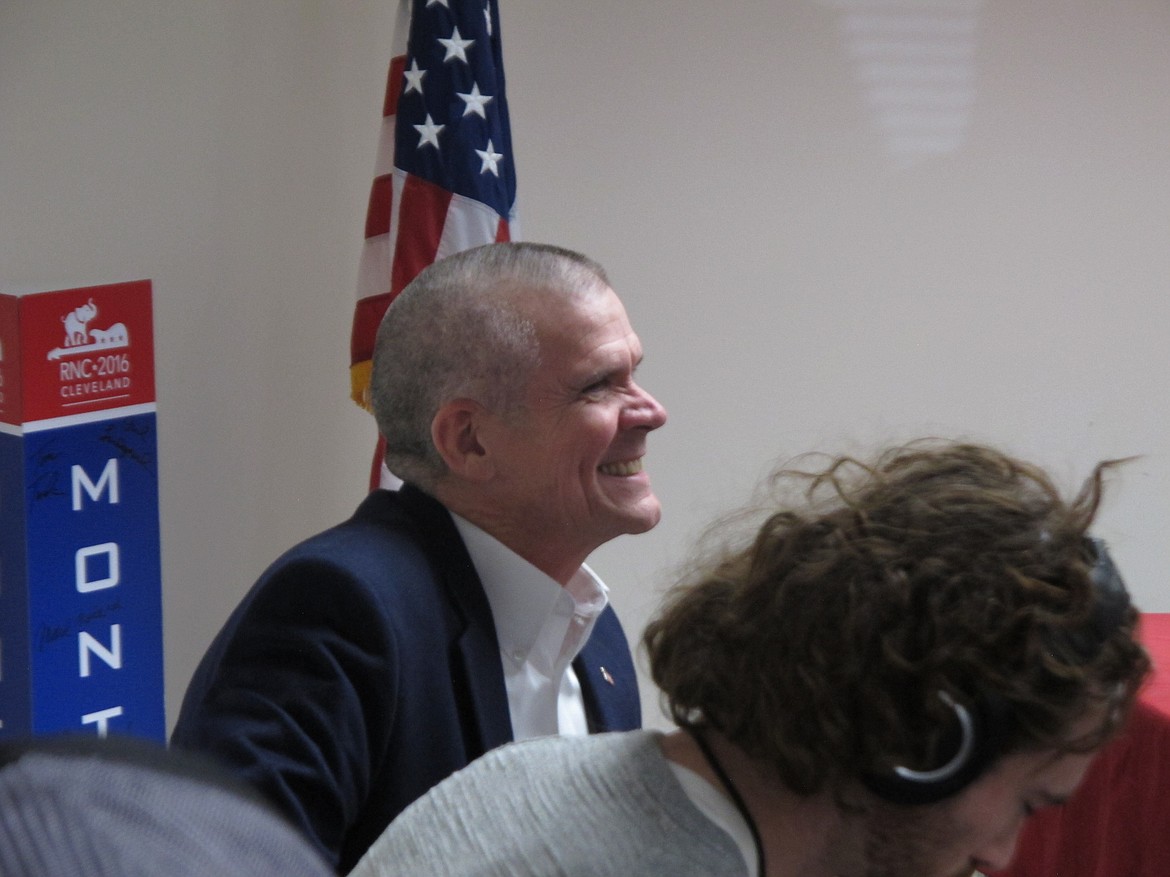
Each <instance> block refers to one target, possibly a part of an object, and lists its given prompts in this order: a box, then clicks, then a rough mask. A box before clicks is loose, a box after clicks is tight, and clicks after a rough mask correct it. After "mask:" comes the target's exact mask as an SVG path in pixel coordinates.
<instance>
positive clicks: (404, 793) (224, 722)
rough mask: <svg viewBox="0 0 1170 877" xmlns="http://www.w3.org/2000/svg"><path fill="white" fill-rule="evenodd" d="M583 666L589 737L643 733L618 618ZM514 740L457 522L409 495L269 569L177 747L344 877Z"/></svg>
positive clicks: (202, 668) (190, 707) (221, 640)
mask: <svg viewBox="0 0 1170 877" xmlns="http://www.w3.org/2000/svg"><path fill="white" fill-rule="evenodd" d="M573 666H574V668H575V669H576V672H577V675H578V677H579V678H580V681H581V688H582V691H583V694H584V699H585V708H586V714H587V716H588V721H589V728H590V730H591V731H593V732H599V731H617V730H629V729H633V728H637V727H639V726H640V724H641V708H640V705H639V701H638V690H637V680H636V678H635V674H634V665H633V661H632V659H631V657H630V649H629V645H628V643H627V642H626V637H625V634H624V633H623V632H622V628H621V625H620V624H619V623H618V620H617V616H616V615H615V614H614V612H613V610H612V609H611V608H608V609H606V611H605V613H604V614H603V615H602V616H601V618H600V619H599V620H598V622H597V624H596V626H595V627H594V630H593V634H592V636H591V637H590V638H589V642H588V643H587V644H586V646H585V648H584V649H583V650H582V652H581V654H580V656H578V658H577V660H576V661H575V662H574V665H573ZM511 739H512V724H511V719H510V717H509V713H508V700H507V693H506V691H505V688H504V673H503V667H502V665H501V663H500V652H499V646H498V644H497V641H496V632H495V626H494V625H493V623H492V616H491V609H490V607H489V605H488V601H487V597H486V595H485V594H484V592H483V587H482V585H481V584H480V581H479V577H478V575H477V574H476V572H475V569H474V567H473V566H472V564H471V558H470V557H469V556H468V554H467V549H466V548H465V547H464V545H463V541H462V540H461V539H460V537H459V534H458V531H457V530H456V528H455V525H454V523H453V522H452V520H451V517H450V515H449V514H448V513H447V511H446V510H445V509H444V508H443V507H442V506H441V505H440V504H439V503H438V502H436V501H435V500H434V499H432V498H431V497H429V496H427V495H426V494H425V493H423V492H422V491H420V490H418V489H416V488H414V487H411V486H410V485H406V486H404V487H403V488H402V489H401V490H400V491H397V492H390V491H384V490H379V491H375V492H374V493H372V494H370V496H369V497H368V498H367V499H366V500H365V501H364V502H363V503H362V505H361V506H360V507H359V508H358V510H357V512H356V513H355V514H354V516H353V517H352V518H350V519H349V520H348V521H346V522H345V523H343V524H340V525H338V526H337V527H334V528H332V529H330V530H327V531H325V532H324V533H321V534H319V535H317V536H314V537H312V538H310V539H308V540H306V541H305V542H303V543H301V544H300V545H298V546H296V547H294V548H292V549H291V550H290V551H288V552H287V553H286V554H284V555H283V556H282V557H280V558H279V559H278V560H277V561H276V562H275V563H273V565H272V566H271V567H269V569H268V570H267V571H266V572H265V573H264V575H263V576H262V577H261V578H260V580H259V581H258V582H257V583H256V584H255V585H254V586H253V588H252V590H251V591H249V593H248V594H247V596H246V597H245V598H244V600H243V601H242V602H241V604H240V606H239V607H238V608H237V609H236V610H235V612H234V613H233V614H232V616H231V617H230V618H229V619H228V621H227V623H226V625H225V626H224V628H223V630H222V631H220V633H219V635H218V636H217V637H216V639H215V641H214V642H213V643H212V644H211V647H210V648H209V650H208V652H207V654H206V655H205V656H204V658H203V660H202V662H201V663H200V665H199V667H198V669H197V670H196V672H195V675H194V677H193V678H192V680H191V684H190V686H189V688H188V690H187V694H186V697H185V698H184V700H183V705H182V709H181V712H180V714H179V720H178V723H177V724H176V726H175V729H174V732H173V735H172V738H171V742H172V744H173V745H175V746H177V747H182V748H188V749H196V750H202V751H208V752H211V753H213V754H214V755H216V756H218V757H219V758H220V759H221V760H223V761H224V762H225V763H226V764H227V765H228V766H230V767H231V768H232V769H233V770H234V771H235V772H237V773H238V774H239V775H241V776H242V777H243V778H244V779H245V780H247V781H248V782H250V783H252V784H253V785H255V786H257V787H258V788H260V789H261V790H262V791H263V792H264V793H265V794H267V795H268V796H269V797H270V798H271V799H272V800H273V801H274V802H275V803H276V804H277V805H278V806H279V807H281V809H283V810H284V811H285V812H286V813H287V814H288V815H289V817H290V818H292V820H293V821H294V822H295V823H296V824H297V825H298V826H300V827H301V828H302V829H303V830H304V831H305V833H306V834H307V836H308V837H309V839H310V840H311V841H313V842H314V843H315V844H316V845H317V846H318V847H319V848H320V850H321V851H322V853H323V854H324V855H325V856H326V857H327V858H328V859H329V861H331V862H332V863H333V864H334V865H335V866H336V867H337V869H338V871H339V872H340V873H343V874H344V873H346V872H348V871H349V870H350V869H351V868H352V867H353V866H354V865H355V864H356V863H357V860H358V859H359V858H360V857H361V856H362V854H363V853H365V851H366V849H367V848H368V847H369V846H370V844H372V843H373V842H374V840H375V839H376V838H377V837H378V835H379V834H381V832H382V830H383V829H384V828H385V827H386V826H387V825H388V824H389V822H390V820H391V819H393V818H394V817H395V816H396V815H397V814H398V813H399V812H400V811H401V810H402V809H403V808H404V807H406V805H407V804H409V803H410V802H411V801H413V800H414V799H415V798H418V797H419V796H420V795H422V794H423V793H424V792H426V791H427V790H428V789H429V788H431V786H434V785H435V784H437V783H438V782H440V781H441V780H443V779H444V778H445V777H447V776H448V775H450V774H451V773H453V772H454V771H456V770H458V769H459V768H461V767H464V766H465V765H467V764H468V762H470V761H471V760H472V759H474V758H477V757H479V756H480V755H482V754H483V753H484V752H486V751H487V750H489V749H491V748H493V747H495V746H499V745H500V744H502V743H506V742H508V741H510V740H511Z"/></svg>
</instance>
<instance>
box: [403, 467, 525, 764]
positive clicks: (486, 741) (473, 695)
mask: <svg viewBox="0 0 1170 877" xmlns="http://www.w3.org/2000/svg"><path fill="white" fill-rule="evenodd" d="M399 493H400V495H401V499H402V502H403V504H404V505H405V506H406V507H407V508H409V509H410V512H411V517H412V518H413V519H414V520H415V522H416V523H417V524H418V525H419V529H420V531H421V532H422V537H423V542H424V545H425V550H426V552H427V554H428V555H429V556H430V558H431V560H432V562H433V563H434V565H435V568H436V569H437V570H438V571H439V579H440V586H441V587H442V588H443V589H444V592H445V593H446V594H447V596H448V598H449V601H450V606H451V607H452V610H453V617H452V632H453V634H454V641H453V643H452V654H451V655H450V661H451V673H452V682H453V683H454V684H455V687H456V690H457V691H458V692H459V697H460V699H461V700H462V699H466V704H465V707H464V708H463V709H462V710H461V712H462V715H463V734H464V740H465V743H466V745H467V748H468V751H469V753H471V757H473V758H474V757H478V756H479V755H482V754H483V753H484V752H487V751H488V750H489V749H494V748H495V747H497V746H500V745H502V744H504V743H508V742H510V741H511V740H512V719H511V715H510V713H509V709H508V693H507V689H506V688H505V686H504V668H503V666H502V665H501V663H500V646H499V642H498V641H497V639H496V628H495V624H494V622H493V621H492V610H491V606H490V605H489V604H488V600H487V595H486V594H484V592H483V585H482V584H481V583H480V581H479V575H478V574H477V573H476V571H475V566H474V565H473V564H472V562H471V557H470V556H469V555H468V553H467V549H466V548H465V547H464V545H463V540H462V539H461V538H460V536H459V531H458V529H456V527H455V523H454V522H453V521H452V520H451V515H450V513H449V512H448V511H447V510H446V508H444V507H443V506H442V505H441V504H440V503H439V502H438V501H437V500H435V499H434V498H432V497H430V496H428V495H427V494H426V493H424V492H423V491H421V490H419V489H418V488H417V487H414V486H412V485H409V484H406V485H403V486H402V488H401V489H400V490H399Z"/></svg>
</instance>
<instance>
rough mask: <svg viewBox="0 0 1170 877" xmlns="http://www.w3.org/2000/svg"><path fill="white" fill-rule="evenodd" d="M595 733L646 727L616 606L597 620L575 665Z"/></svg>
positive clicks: (632, 663) (590, 724)
mask: <svg viewBox="0 0 1170 877" xmlns="http://www.w3.org/2000/svg"><path fill="white" fill-rule="evenodd" d="M573 669H574V670H576V672H577V679H578V681H580V683H581V695H582V697H583V698H584V700H585V715H586V718H587V719H588V722H589V732H590V733H591V734H596V733H601V732H604V731H632V730H635V729H637V728H640V727H642V704H641V701H640V699H639V697H638V678H637V673H636V671H635V670H634V662H633V659H632V658H631V657H630V646H629V643H627V642H626V635H625V633H624V632H623V631H622V627H621V624H620V623H619V622H618V619H617V615H616V613H615V612H614V611H613V608H612V607H606V610H605V612H603V613H602V614H601V617H600V618H598V619H597V623H596V624H595V625H594V627H593V632H592V634H590V636H589V641H588V642H587V643H586V644H585V648H583V649H582V650H581V654H580V655H578V656H577V660H575V661H574V662H573Z"/></svg>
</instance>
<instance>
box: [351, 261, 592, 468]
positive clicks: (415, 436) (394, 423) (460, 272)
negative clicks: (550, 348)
mask: <svg viewBox="0 0 1170 877" xmlns="http://www.w3.org/2000/svg"><path fill="white" fill-rule="evenodd" d="M608 286H609V281H608V279H607V278H606V275H605V271H604V269H603V268H602V267H601V266H600V265H598V264H597V263H596V262H594V261H593V260H591V259H589V258H588V257H586V256H583V255H581V254H580V253H576V252H573V251H572V250H566V249H563V248H561V247H554V246H550V245H548V244H535V243H527V242H523V243H499V244H487V245H486V246H482V247H476V248H474V249H470V250H464V251H462V252H460V253H456V254H455V255H453V256H449V257H447V258H445V259H441V260H439V261H438V262H435V263H434V264H432V265H430V266H428V267H427V268H425V269H424V270H423V271H422V272H421V273H420V274H419V275H418V277H416V278H415V279H414V280H413V281H411V283H409V284H408V285H407V286H406V288H405V289H403V290H402V292H401V293H400V294H399V295H398V297H397V298H395V299H394V301H393V302H392V303H391V305H390V307H389V308H388V309H387V311H386V315H385V317H384V318H383V319H382V324H381V326H380V327H379V329H378V335H377V338H376V339H375V342H374V354H373V372H372V375H371V378H370V404H371V407H372V408H373V411H374V417H375V418H376V419H377V422H378V429H379V430H380V431H381V433H382V435H383V436H384V437H385V439H386V465H387V466H388V467H389V468H390V470H391V471H392V472H393V473H394V474H395V475H397V476H398V477H400V478H402V479H403V480H404V481H410V482H413V483H415V484H417V485H419V486H420V487H423V488H430V487H433V485H434V484H435V483H436V482H437V481H438V480H439V479H440V478H442V477H443V475H444V474H446V471H447V468H446V465H445V464H444V462H443V460H442V458H441V457H440V456H439V454H438V452H437V451H436V449H435V446H434V442H433V441H432V439H431V422H432V421H433V420H434V417H435V414H436V413H437V412H438V410H439V409H440V408H441V407H442V406H443V405H445V404H446V403H447V402H449V401H451V400H452V399H458V398H469V399H474V400H475V401H477V402H479V403H480V404H482V405H484V406H486V407H487V408H489V409H491V410H493V411H497V412H505V413H506V412H508V411H510V410H513V409H514V408H516V407H517V406H518V405H519V404H520V402H521V401H522V399H523V394H524V391H525V389H526V387H527V384H528V380H529V378H530V376H531V375H532V373H533V372H534V371H535V370H536V369H537V367H539V365H540V345H539V339H538V338H537V328H536V325H535V323H534V321H533V319H532V317H531V315H530V314H529V313H527V312H526V309H525V305H524V303H523V299H522V297H521V296H519V295H517V293H523V292H537V293H541V294H549V295H554V296H560V297H562V298H566V299H567V298H572V297H574V296H576V295H580V294H582V293H585V292H588V291H591V290H595V289H598V288H603V287H608Z"/></svg>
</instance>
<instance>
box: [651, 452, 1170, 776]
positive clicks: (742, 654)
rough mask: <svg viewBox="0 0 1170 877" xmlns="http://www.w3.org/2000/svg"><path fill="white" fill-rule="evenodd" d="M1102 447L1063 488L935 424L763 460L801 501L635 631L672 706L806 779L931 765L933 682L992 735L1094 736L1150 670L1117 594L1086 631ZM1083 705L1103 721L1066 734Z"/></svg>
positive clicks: (1097, 738)
mask: <svg viewBox="0 0 1170 877" xmlns="http://www.w3.org/2000/svg"><path fill="white" fill-rule="evenodd" d="M1116 462H1118V461H1109V462H1104V463H1100V464H1098V465H1097V467H1096V468H1095V469H1094V470H1093V473H1092V475H1091V476H1090V477H1089V478H1088V480H1087V481H1086V482H1085V484H1084V486H1083V487H1082V488H1081V490H1080V491H1079V493H1077V495H1076V496H1075V497H1073V498H1072V499H1071V500H1065V499H1063V498H1062V497H1061V495H1060V492H1059V491H1058V490H1057V488H1056V487H1055V486H1054V484H1053V482H1052V480H1051V479H1050V478H1049V477H1048V476H1047V475H1046V474H1045V473H1044V472H1043V471H1042V470H1040V469H1039V468H1037V467H1035V466H1033V465H1030V464H1028V463H1025V462H1022V461H1020V460H1018V459H1014V458H1012V457H1010V456H1008V455H1006V454H1004V453H1001V452H999V451H997V450H994V449H992V448H989V447H983V446H979V445H974V444H963V443H953V442H942V441H938V440H923V441H919V442H915V443H912V444H910V445H905V446H902V447H898V448H894V449H892V450H889V451H886V452H885V453H883V454H882V455H880V456H879V457H878V458H877V459H876V460H874V461H872V462H868V463H866V462H862V461H859V460H857V459H854V458H852V457H838V458H835V459H831V460H830V462H829V463H828V465H827V466H825V467H824V468H822V469H821V470H820V471H800V470H795V469H786V470H784V471H782V472H780V473H778V474H777V475H776V476H775V477H774V482H775V484H777V485H780V486H787V487H789V488H800V489H797V490H796V491H795V492H796V494H797V496H796V500H797V501H796V502H790V503H786V504H785V505H783V506H781V507H780V510H779V511H774V512H772V513H771V514H770V515H769V516H768V518H767V520H766V521H765V522H764V524H763V526H762V527H760V528H759V529H758V531H757V532H756V534H755V537H754V540H753V541H752V542H751V543H750V544H747V545H744V546H739V547H734V548H728V549H725V550H723V551H722V552H721V553H720V554H719V555H718V556H716V557H715V558H714V559H713V560H711V561H709V562H708V563H707V564H705V565H704V566H703V567H701V568H700V569H698V571H697V572H696V573H695V574H694V575H692V576H691V578H690V581H687V582H684V583H683V584H682V585H680V586H678V587H677V588H676V589H675V590H674V591H673V592H672V593H671V595H669V597H668V600H667V602H666V604H665V608H664V609H663V611H662V613H661V614H660V615H659V617H658V618H657V619H656V620H654V621H653V622H652V623H651V624H650V625H649V627H648V628H647V630H646V633H645V636H644V645H645V647H646V649H647V653H648V656H649V659H650V665H651V672H652V676H653V678H654V681H655V682H656V683H657V684H658V686H659V688H660V689H661V691H662V693H663V697H664V699H665V701H666V703H667V705H668V708H669V710H670V713H671V715H672V716H673V718H674V720H675V721H676V722H677V723H678V724H679V725H680V726H681V727H686V728H705V727H709V728H713V729H715V730H717V731H719V732H721V733H722V734H724V735H725V736H726V737H727V738H729V739H730V740H731V742H733V743H734V744H736V745H737V746H739V747H740V748H741V749H742V750H744V751H745V752H746V753H747V754H748V755H750V756H752V757H754V758H758V759H761V760H763V761H765V762H767V763H770V764H772V765H774V766H775V768H776V769H777V770H778V771H779V774H780V777H781V779H782V780H783V781H784V782H785V783H786V784H787V785H788V786H789V787H790V788H791V789H792V790H794V791H796V792H797V793H799V794H806V795H807V794H812V793H815V792H817V791H820V790H821V789H822V788H825V787H827V786H828V787H832V788H835V789H838V790H839V789H841V788H842V787H843V786H844V785H845V784H846V783H848V782H850V781H852V780H855V779H858V778H861V777H865V776H867V775H870V774H872V773H873V772H875V771H884V770H889V768H890V767H891V765H893V764H930V763H931V762H932V759H936V758H937V755H938V752H939V751H942V748H943V747H944V746H945V743H944V741H943V740H942V737H943V736H944V733H943V731H942V730H941V729H943V728H945V727H946V726H947V719H948V716H949V712H948V707H947V705H946V703H945V702H943V701H942V700H940V698H939V697H938V694H939V693H940V692H945V693H946V694H947V695H948V696H949V697H951V698H953V699H954V700H955V701H957V702H959V703H967V704H971V703H974V702H976V701H982V700H985V699H986V698H989V697H991V698H994V699H995V701H996V702H997V703H1001V704H1004V705H1005V706H1006V710H1007V711H1008V713H1009V714H1010V717H1011V723H1010V733H1008V734H1007V736H1006V739H1004V740H1003V741H1002V744H1001V747H1000V752H1008V751H1015V750H1019V749H1025V748H1036V749H1047V748H1052V749H1067V748H1078V747H1079V748H1083V749H1085V750H1088V749H1092V748H1094V747H1095V746H1098V745H1100V743H1101V742H1103V741H1104V740H1105V739H1106V738H1107V737H1108V736H1109V735H1110V734H1111V733H1112V732H1113V731H1114V730H1115V729H1116V727H1117V726H1118V725H1119V724H1120V722H1121V721H1122V720H1123V717H1124V715H1125V713H1126V711H1127V710H1128V708H1129V706H1130V704H1131V703H1132V701H1133V698H1134V696H1135V694H1136V691H1137V689H1138V687H1139V684H1140V682H1141V680H1142V678H1143V676H1144V675H1145V673H1146V672H1147V670H1148V668H1149V661H1148V658H1147V656H1146V654H1145V652H1144V650H1143V649H1142V647H1141V646H1140V645H1139V644H1138V643H1137V642H1136V641H1135V638H1134V629H1135V626H1136V622H1137V612H1136V610H1134V609H1133V608H1132V607H1130V606H1128V605H1126V607H1125V609H1124V611H1123V612H1122V613H1121V616H1122V617H1121V620H1120V622H1116V621H1115V622H1114V623H1111V625H1110V626H1109V629H1108V630H1106V631H1103V632H1099V633H1096V634H1093V635H1089V634H1090V633H1091V632H1092V625H1093V623H1094V607H1095V601H1096V596H1095V588H1094V586H1093V584H1092V582H1091V568H1092V563H1093V558H1092V557H1091V555H1090V554H1089V553H1087V552H1086V548H1085V546H1086V535H1087V531H1088V528H1089V525H1090V524H1091V523H1092V521H1093V518H1094V516H1095V514H1096V511H1097V508H1098V505H1099V504H1100V501H1101V492H1102V480H1103V474H1104V472H1105V471H1106V470H1107V469H1108V468H1110V467H1111V466H1113V465H1115V463H1116ZM773 508H775V506H773ZM1086 643H1088V646H1089V647H1088V648H1087V649H1086V647H1085V646H1086ZM1095 705H1096V706H1102V705H1103V706H1105V707H1106V708H1105V709H1103V710H1102V711H1101V714H1102V715H1104V716H1105V718H1104V719H1103V720H1102V723H1101V726H1100V727H1099V729H1098V730H1097V731H1096V732H1095V733H1094V734H1092V735H1090V736H1089V737H1083V738H1081V739H1078V740H1070V739H1068V737H1069V733H1070V728H1071V727H1072V726H1073V724H1074V722H1075V720H1076V719H1078V718H1079V717H1081V716H1082V715H1084V714H1086V712H1087V711H1090V710H1091V709H1093V708H1094V706H1095ZM935 763H937V760H936V761H935Z"/></svg>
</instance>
